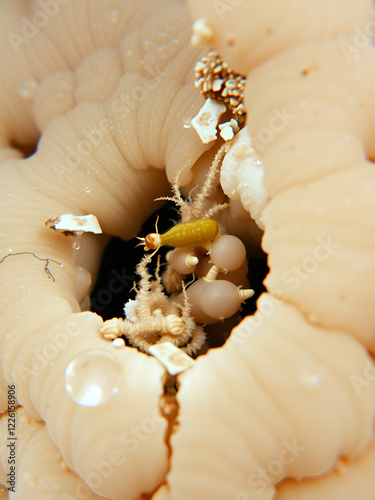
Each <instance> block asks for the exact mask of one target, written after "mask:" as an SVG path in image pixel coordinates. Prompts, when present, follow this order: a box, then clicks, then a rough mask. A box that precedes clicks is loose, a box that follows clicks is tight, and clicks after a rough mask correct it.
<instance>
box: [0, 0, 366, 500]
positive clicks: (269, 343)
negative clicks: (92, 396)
mask: <svg viewBox="0 0 375 500" xmlns="http://www.w3.org/2000/svg"><path fill="white" fill-rule="evenodd" d="M197 19H201V25H202V20H203V26H206V28H207V27H208V29H207V31H206V35H207V34H208V35H207V36H206V37H205V38H204V37H203V38H204V40H205V41H206V45H203V46H201V47H195V46H192V45H191V43H190V37H191V34H192V23H193V22H194V21H196V20H197ZM373 19H374V11H373V5H372V2H370V1H368V0H361V1H360V2H358V1H354V0H348V1H346V2H345V3H344V4H343V3H342V2H339V1H338V0H329V1H323V0H320V1H312V0H311V1H303V2H302V0H299V1H297V2H295V1H293V2H292V1H289V0H288V1H286V2H276V1H274V0H267V1H264V2H262V3H261V4H260V3H259V2H254V1H253V0H243V1H235V0H217V1H215V0H214V1H211V0H210V1H209V0H207V1H205V0H199V1H198V0H190V1H189V2H188V3H186V2H184V1H182V0H145V1H142V2H137V1H130V0H124V1H119V0H70V1H69V0H49V1H47V0H44V1H43V0H40V1H27V0H17V1H13V0H12V1H3V2H1V4H0V37H1V43H0V60H1V62H2V64H1V69H0V71H1V78H0V160H1V164H0V178H1V182H0V197H1V198H0V207H1V218H0V261H1V262H0V275H1V300H0V315H1V318H0V343H1V371H0V410H1V412H2V418H1V421H0V435H1V439H2V443H1V454H0V482H1V483H2V484H4V485H5V486H9V477H10V476H9V474H10V471H11V470H10V466H11V461H10V455H9V453H10V452H9V446H7V445H8V444H9V442H11V441H12V439H11V438H10V436H11V435H10V434H9V432H10V429H11V427H10V426H9V422H10V421H11V420H10V419H11V418H14V419H15V421H16V437H17V440H16V445H15V446H16V450H17V457H16V472H17V474H16V481H15V483H16V484H15V488H14V491H9V493H8V497H9V498H14V499H20V500H25V499H38V500H39V499H46V500H47V499H48V500H53V499H56V500H57V499H61V500H68V499H70V500H71V499H77V500H79V499H91V498H92V499H94V498H107V499H117V500H148V499H150V498H153V499H154V500H155V499H156V500H185V499H186V500H192V499H196V500H210V499H215V500H231V499H232V500H253V499H259V500H266V499H268V500H271V499H273V498H277V499H282V500H284V499H285V500H293V499H296V500H297V499H298V500H310V499H315V498H321V499H322V500H325V499H327V500H328V499H330V500H331V499H339V498H340V500H341V499H345V500H346V499H347V500H352V499H354V498H355V499H358V500H371V499H374V498H375V480H374V477H373V470H374V467H375V446H374V438H373V426H374V414H375V383H374V382H375V367H374V363H373V357H372V356H373V354H374V352H375V336H374V326H375V316H374V312H373V311H374V308H373V305H372V304H373V302H374V298H375V297H374V295H375V287H374V282H375V279H374V278H375V259H374V246H375V240H374V234H375V231H374V229H375V227H374V225H375V223H374V221H375V197H374V196H373V193H374V191H375V174H374V171H373V165H372V162H371V161H370V159H371V158H373V157H374V151H373V149H374V145H373V141H372V140H371V139H372V136H373V133H374V125H375V109H374V102H375V101H374V96H373V94H374V90H373V89H375V85H374V84H375V51H374V48H373V46H372V44H371V42H370V37H371V36H372V34H373V33H374V31H375V30H374V25H375V21H374V20H373ZM211 48H213V49H215V50H216V51H217V52H218V53H219V54H220V55H221V56H222V57H223V59H224V60H225V61H226V62H227V63H228V64H229V65H230V67H231V68H233V70H235V71H237V72H238V73H239V74H242V75H244V76H245V77H246V78H247V83H246V88H245V96H244V97H245V101H244V103H245V108H246V111H247V119H246V125H247V127H248V131H249V133H250V137H251V144H252V147H253V148H254V151H255V153H256V154H257V155H258V156H259V158H260V159H261V161H262V168H263V170H264V179H263V183H264V189H265V190H266V191H267V195H268V202H267V204H266V207H265V209H264V210H263V212H262V214H261V218H262V227H264V235H263V238H262V248H263V250H264V251H265V252H266V253H267V254H268V264H269V268H270V271H269V274H268V275H267V277H266V279H265V285H266V287H267V292H266V293H264V294H262V295H261V297H260V298H259V300H258V303H257V311H256V313H255V314H254V315H252V316H247V317H245V318H244V320H243V321H242V322H241V323H240V324H239V325H237V326H236V327H235V328H234V329H233V330H232V333H231V335H230V337H229V339H228V340H227V342H226V343H225V344H224V345H223V346H222V347H220V348H217V349H211V350H209V351H208V353H207V354H205V355H202V356H200V357H198V358H197V360H196V361H195V362H194V365H193V366H192V367H191V368H189V369H188V370H186V372H184V373H182V374H180V375H178V376H177V380H176V387H177V394H176V400H174V401H173V404H172V403H171V406H170V407H169V406H168V400H167V399H166V398H165V394H164V391H165V387H164V386H165V383H166V380H167V373H166V370H165V368H164V367H163V366H162V364H160V363H159V361H158V360H157V359H155V358H154V357H152V356H148V355H146V354H144V353H142V352H139V351H138V350H137V349H136V348H133V347H127V346H126V347H121V348H116V347H114V346H113V345H112V343H111V342H109V341H108V340H106V339H104V338H103V336H102V335H101V333H100V328H101V326H102V322H103V321H102V318H101V317H100V316H98V315H96V314H94V313H92V312H89V310H88V309H89V305H88V304H89V302H88V298H87V296H88V293H89V291H90V286H91V283H92V282H93V281H95V277H96V275H97V271H98V267H99V264H100V260H101V255H102V252H103V248H104V246H105V244H106V243H107V241H108V239H109V237H110V236H120V237H121V238H124V239H129V238H131V237H133V236H135V234H137V232H138V231H139V229H140V227H141V224H142V223H143V222H144V221H145V219H146V218H147V217H148V216H149V215H150V214H151V213H152V212H153V210H154V209H155V206H156V205H155V203H154V199H155V198H156V197H160V196H166V195H168V193H169V191H170V183H171V182H173V181H174V180H175V177H176V174H178V173H179V174H180V179H179V181H180V182H181V184H183V185H188V186H189V189H190V188H192V187H194V186H195V184H196V183H197V182H198V183H199V182H201V181H202V176H203V177H204V173H205V172H207V168H208V164H209V163H210V161H211V160H212V157H213V154H212V152H211V151H208V149H210V147H211V144H209V145H205V144H203V143H202V142H201V140H200V138H199V136H198V134H197V133H196V132H195V130H194V129H193V127H190V126H189V123H190V121H191V119H192V118H193V117H194V116H195V115H197V113H198V111H199V110H200V108H201V107H202V105H203V104H204V101H205V99H204V97H203V96H202V95H201V93H200V91H199V89H197V88H196V87H195V86H194V66H195V64H196V62H197V61H198V60H199V59H200V57H201V56H202V54H204V53H207V52H208V50H209V49H211ZM187 124H188V125H187ZM35 148H36V149H35ZM34 149H35V152H33V151H34ZM214 149H215V148H214ZM182 167H184V169H183V170H181V169H182ZM202 172H203V174H202ZM246 172H247V170H246V169H243V174H242V175H244V176H245V177H244V178H242V179H241V178H240V177H239V178H238V179H237V184H238V186H241V189H242V188H243V187H244V183H245V182H246V175H247V174H246ZM227 179H228V173H227ZM228 182H229V181H228ZM238 189H239V188H238ZM236 196H237V195H236ZM238 198H239V199H237V200H233V203H232V200H230V201H231V206H230V209H229V210H227V211H224V210H223V211H222V213H221V215H220V222H221V224H222V225H224V226H225V227H226V230H227V231H228V232H236V233H237V234H240V235H241V239H243V240H244V242H245V243H246V244H247V245H248V246H251V245H253V246H254V245H255V244H256V242H257V241H258V242H259V238H260V230H259V229H258V227H257V226H256V225H255V223H254V222H252V221H251V220H250V216H249V214H248V213H247V211H246V210H248V209H247V208H246V206H245V207H242V206H241V199H242V194H241V197H238ZM68 213H69V214H74V215H76V216H82V215H88V214H94V215H95V216H96V217H97V219H98V221H99V223H100V226H101V228H102V230H103V235H91V234H90V235H89V234H85V235H82V236H79V237H78V238H76V237H75V236H65V235H64V234H61V233H56V232H53V231H51V230H50V229H48V228H47V227H46V226H45V221H47V220H48V219H50V218H51V217H55V216H59V215H63V214H68ZM78 248H79V250H78ZM126 257H127V256H124V262H125V264H126ZM90 360H91V361H90ZM93 360H95V361H93ZM90 362H91V363H93V367H92V368H91V372H90V373H91V376H92V377H93V378H95V377H97V378H99V379H101V381H103V380H107V379H106V377H107V375H108V366H109V364H110V366H111V372H110V373H111V375H112V378H111V379H110V380H107V386H106V387H107V390H106V391H107V392H106V391H104V392H103V394H100V397H101V398H104V399H105V400H101V401H100V402H101V403H102V404H92V405H91V406H90V405H88V404H79V403H82V401H80V398H81V395H80V394H78V395H77V392H76V386H78V387H79V384H80V381H79V373H81V372H79V369H84V368H85V366H86V367H87V366H91V365H90ZM67 367H69V368H68V370H67ZM82 367H83V368H82ZM74 369H77V370H78V371H77V373H78V374H77V373H75V371H74ZM69 374H70V375H69ZM68 375H69V376H70V377H71V378H70V379H67V378H66V377H67V376H68ZM81 383H82V382H81ZM13 386H14V388H15V389H14V390H15V396H16V401H17V405H18V408H17V410H16V411H15V412H13V411H12V410H11V409H10V410H9V412H8V401H9V399H8V393H9V390H10V389H9V387H13ZM173 405H178V414H177V413H176V412H174V413H173V412H172V410H170V413H168V411H169V410H168V408H172V407H173V408H175V407H174V406H173ZM11 413H12V414H13V413H14V417H11V416H10V414H11ZM168 415H169V418H167V416H168ZM172 415H173V416H172ZM13 441H14V440H13ZM0 495H2V496H0V498H5V492H4V490H3V491H2V492H1V493H0Z"/></svg>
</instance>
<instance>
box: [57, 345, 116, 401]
mask: <svg viewBox="0 0 375 500" xmlns="http://www.w3.org/2000/svg"><path fill="white" fill-rule="evenodd" d="M121 380H122V366H121V363H120V361H119V360H118V359H117V357H116V356H115V355H114V354H111V353H110V352H108V351H104V350H100V349H92V350H91V351H86V352H83V353H81V354H78V356H76V357H75V358H74V359H72V361H71V362H70V363H69V365H68V367H67V369H66V371H65V389H66V391H67V393H68V394H69V396H70V397H71V398H72V399H73V401H75V402H76V403H78V404H79V405H82V406H99V405H102V404H103V403H105V402H107V401H108V400H110V399H111V398H112V397H113V396H114V395H115V394H116V393H117V392H118V390H119V387H120V384H121Z"/></svg>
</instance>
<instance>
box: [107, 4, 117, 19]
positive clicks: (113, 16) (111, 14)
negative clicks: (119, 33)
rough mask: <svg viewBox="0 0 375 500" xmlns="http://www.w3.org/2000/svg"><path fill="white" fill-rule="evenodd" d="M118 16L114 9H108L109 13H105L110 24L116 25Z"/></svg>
mask: <svg viewBox="0 0 375 500" xmlns="http://www.w3.org/2000/svg"><path fill="white" fill-rule="evenodd" d="M118 15H119V12H118V9H116V8H114V7H113V8H112V9H109V11H108V12H107V17H108V20H109V21H110V22H111V23H117V21H118Z"/></svg>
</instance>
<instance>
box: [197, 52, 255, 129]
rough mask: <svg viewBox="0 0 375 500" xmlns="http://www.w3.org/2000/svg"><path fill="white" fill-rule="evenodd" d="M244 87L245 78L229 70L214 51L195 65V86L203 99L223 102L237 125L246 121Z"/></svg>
mask: <svg viewBox="0 0 375 500" xmlns="http://www.w3.org/2000/svg"><path fill="white" fill-rule="evenodd" d="M245 85H246V78H245V77H244V76H242V75H239V74H237V73H235V72H234V71H233V70H231V69H230V68H229V67H228V64H227V63H226V62H225V61H223V59H222V58H221V57H220V56H219V54H218V53H217V52H215V51H214V50H211V51H210V52H209V53H208V54H207V55H206V56H203V57H202V59H201V60H200V61H199V62H197V64H196V65H195V86H196V87H197V88H199V89H201V91H202V92H203V95H204V96H205V97H207V98H212V99H217V100H219V101H224V102H225V104H226V106H227V108H228V109H230V110H231V111H232V113H233V114H234V117H235V119H236V120H237V121H238V122H239V123H242V122H244V121H245V119H246V111H245V106H244V102H243V98H244V89H245Z"/></svg>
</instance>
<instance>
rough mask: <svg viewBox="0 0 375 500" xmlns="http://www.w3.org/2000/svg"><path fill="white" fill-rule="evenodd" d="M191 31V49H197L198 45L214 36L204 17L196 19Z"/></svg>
mask: <svg viewBox="0 0 375 500" xmlns="http://www.w3.org/2000/svg"><path fill="white" fill-rule="evenodd" d="M192 29H193V34H192V35H191V38H190V43H191V45H192V46H193V47H199V45H202V44H203V43H207V42H209V41H210V40H211V38H212V37H213V34H214V33H213V31H212V29H211V28H210V26H209V25H208V24H207V20H206V19H205V18H204V17H200V18H198V19H197V20H196V21H195V23H194V24H193V27H192Z"/></svg>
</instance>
